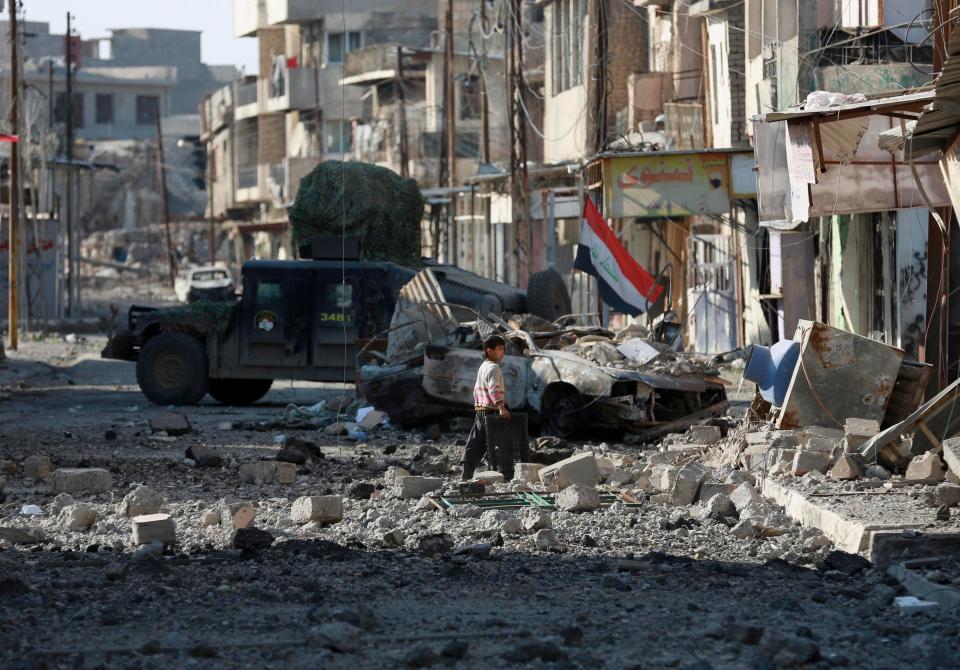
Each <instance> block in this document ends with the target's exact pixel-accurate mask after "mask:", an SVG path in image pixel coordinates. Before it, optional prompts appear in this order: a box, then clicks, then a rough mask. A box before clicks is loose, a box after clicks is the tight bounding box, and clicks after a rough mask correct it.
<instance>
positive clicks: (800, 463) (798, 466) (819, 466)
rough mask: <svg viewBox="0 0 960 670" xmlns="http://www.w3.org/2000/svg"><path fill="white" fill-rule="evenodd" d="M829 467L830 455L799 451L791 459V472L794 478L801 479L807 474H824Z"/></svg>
mask: <svg viewBox="0 0 960 670" xmlns="http://www.w3.org/2000/svg"><path fill="white" fill-rule="evenodd" d="M829 467H830V454H826V453H823V452H820V451H806V450H801V451H798V452H797V453H796V454H795V455H794V457H793V467H792V469H791V472H792V473H793V475H794V476H795V477H802V476H803V475H805V474H807V473H808V472H826V471H827V468H829Z"/></svg>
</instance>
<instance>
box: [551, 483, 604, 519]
mask: <svg viewBox="0 0 960 670" xmlns="http://www.w3.org/2000/svg"><path fill="white" fill-rule="evenodd" d="M554 502H555V503H556V506H557V509H561V510H563V511H565V512H592V511H594V510H597V509H600V494H599V493H597V490H596V489H595V488H593V487H592V486H584V485H583V484H573V485H572V486H568V487H567V488H565V489H563V490H562V491H560V493H558V494H557V495H556V496H555V497H554Z"/></svg>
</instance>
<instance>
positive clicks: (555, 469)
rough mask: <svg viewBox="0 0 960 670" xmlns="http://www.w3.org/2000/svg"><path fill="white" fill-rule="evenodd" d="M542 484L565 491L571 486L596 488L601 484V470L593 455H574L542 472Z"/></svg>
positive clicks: (547, 467)
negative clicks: (583, 485) (582, 485)
mask: <svg viewBox="0 0 960 670" xmlns="http://www.w3.org/2000/svg"><path fill="white" fill-rule="evenodd" d="M540 482H541V483H543V484H545V485H547V486H551V485H555V486H557V487H558V488H560V489H565V488H567V487H568V486H570V485H571V484H585V485H587V486H596V485H597V484H599V483H600V468H599V467H598V466H597V459H596V458H595V457H594V455H593V454H592V453H589V452H586V453H582V454H574V455H573V456H571V457H570V458H565V459H563V460H562V461H558V462H556V463H554V464H553V465H548V466H546V467H545V468H543V469H541V470H540Z"/></svg>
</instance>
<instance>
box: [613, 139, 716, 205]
mask: <svg viewBox="0 0 960 670" xmlns="http://www.w3.org/2000/svg"><path fill="white" fill-rule="evenodd" d="M728 161H729V158H728V156H727V154H725V153H699V154H694V153H690V154H650V155H649V156H636V155H632V156H623V157H608V158H605V159H604V162H605V163H606V164H605V165H604V182H605V186H606V194H605V195H606V202H605V204H606V207H605V210H606V211H605V214H606V216H607V217H610V218H614V219H619V218H623V217H631V216H639V217H661V216H667V217H670V216H691V215H696V214H726V213H728V212H729V211H730V168H729V162H728Z"/></svg>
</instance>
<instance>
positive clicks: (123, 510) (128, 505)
mask: <svg viewBox="0 0 960 670" xmlns="http://www.w3.org/2000/svg"><path fill="white" fill-rule="evenodd" d="M163 503H164V500H163V496H162V495H160V494H159V493H157V492H156V491H154V490H153V489H152V488H150V487H149V486H138V487H137V488H135V489H134V490H132V491H130V493H128V494H127V495H125V496H124V497H123V501H122V502H121V503H120V514H122V515H123V516H128V517H135V516H144V515H146V514H156V513H157V512H159V511H160V508H161V507H162V506H163Z"/></svg>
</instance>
